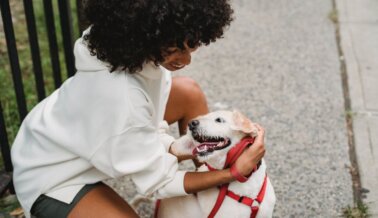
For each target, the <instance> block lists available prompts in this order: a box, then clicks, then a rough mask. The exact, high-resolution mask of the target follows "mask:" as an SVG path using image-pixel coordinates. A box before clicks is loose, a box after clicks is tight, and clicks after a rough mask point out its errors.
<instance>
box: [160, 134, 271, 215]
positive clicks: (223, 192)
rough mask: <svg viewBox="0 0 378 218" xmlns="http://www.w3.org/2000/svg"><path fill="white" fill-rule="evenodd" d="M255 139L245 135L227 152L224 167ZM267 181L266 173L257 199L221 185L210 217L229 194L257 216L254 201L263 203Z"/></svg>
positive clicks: (227, 166) (256, 207)
mask: <svg viewBox="0 0 378 218" xmlns="http://www.w3.org/2000/svg"><path fill="white" fill-rule="evenodd" d="M254 141H255V139H254V138H252V137H245V138H243V139H242V140H241V141H240V142H239V143H238V144H236V145H235V146H234V147H233V148H231V149H230V150H229V151H228V153H227V157H226V162H225V164H224V167H223V168H224V169H226V168H229V167H231V165H232V164H233V163H235V161H236V160H237V159H238V157H239V156H240V155H241V154H242V153H243V151H244V149H245V148H246V147H247V146H249V145H252V144H253V142H254ZM258 165H259V164H258ZM206 166H207V167H208V169H209V170H210V171H214V170H216V169H214V168H212V167H211V166H209V165H208V164H206ZM256 170H257V166H256V167H255V169H254V170H253V171H252V172H254V171H256ZM266 183H267V175H265V178H264V183H263V185H262V187H261V189H260V192H259V194H258V195H257V197H256V198H255V199H253V198H250V197H246V196H240V195H237V194H235V193H234V192H232V191H230V190H228V185H229V183H227V184H223V185H221V186H220V187H218V188H219V193H218V197H217V201H216V202H215V205H214V207H213V209H212V210H211V212H210V214H209V216H208V218H213V217H214V216H215V215H216V214H217V212H218V210H219V208H220V207H221V206H222V203H223V201H224V199H225V197H226V195H227V196H229V197H230V198H232V199H234V200H236V201H238V202H239V203H242V204H245V205H247V206H248V207H250V208H251V216H250V217H251V218H255V217H256V215H257V212H258V211H259V207H258V206H253V202H255V201H256V202H258V204H261V202H262V201H263V200H264V196H265V190H266ZM159 205H160V200H158V201H157V202H156V207H155V217H157V214H158V209H159Z"/></svg>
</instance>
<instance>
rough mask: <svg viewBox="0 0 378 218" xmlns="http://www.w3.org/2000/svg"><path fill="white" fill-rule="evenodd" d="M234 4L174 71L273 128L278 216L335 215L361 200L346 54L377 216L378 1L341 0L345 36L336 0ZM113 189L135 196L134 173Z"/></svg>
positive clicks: (220, 105)
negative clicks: (221, 31) (220, 29)
mask: <svg viewBox="0 0 378 218" xmlns="http://www.w3.org/2000/svg"><path fill="white" fill-rule="evenodd" d="M231 2H232V4H233V7H234V10H235V21H234V22H233V23H232V25H231V27H230V29H229V30H228V31H227V32H226V34H225V38H224V39H221V40H219V42H217V43H215V44H212V45H211V46H209V47H204V48H200V49H199V50H198V52H196V54H195V55H194V57H193V60H192V64H191V65H190V66H188V67H187V68H185V69H184V70H183V71H181V72H175V75H185V76H190V77H193V78H194V79H196V80H197V81H198V82H199V83H200V85H201V87H202V88H203V90H204V91H205V93H206V95H207V97H208V103H209V105H210V108H211V110H217V109H232V108H237V109H239V110H240V111H242V112H244V113H245V114H247V115H248V116H249V117H250V118H251V119H252V120H254V121H255V122H258V123H261V124H262V125H263V126H264V127H265V128H266V129H267V137H266V146H267V153H266V156H265V159H266V161H267V165H268V173H269V176H270V178H271V181H272V183H273V186H274V188H275V191H276V195H277V204H276V208H275V214H274V217H280V218H281V217H311V218H312V217H321V218H324V217H327V218H328V217H340V216H341V214H342V212H343V210H344V209H345V208H346V207H348V206H353V204H354V201H353V185H352V177H351V175H350V172H349V169H350V168H351V162H350V156H349V145H348V134H347V133H348V131H349V130H348V128H347V124H346V121H345V115H346V113H347V114H352V113H351V112H349V111H347V112H346V111H345V105H344V103H345V99H344V91H343V81H342V73H344V72H342V70H343V62H342V61H345V64H346V66H347V69H346V71H347V74H348V79H349V85H348V87H349V91H350V97H351V109H352V112H353V113H355V115H353V132H354V142H355V145H356V151H357V154H356V155H357V160H358V164H359V171H360V175H361V182H362V187H363V188H366V189H369V190H370V192H369V193H367V195H366V196H367V198H366V199H365V202H366V203H368V205H369V209H370V210H371V212H372V213H375V214H377V212H376V211H377V208H378V205H377V198H378V193H377V189H378V183H377V179H378V171H377V166H378V149H377V146H378V116H377V115H378V98H377V97H378V92H377V90H378V73H377V72H378V65H377V64H378V49H377V48H378V27H377V23H378V19H377V16H378V6H377V4H378V2H377V1H376V0H358V1H356V0H354V1H353V0H336V3H337V4H336V5H337V9H338V11H339V20H340V39H341V41H340V42H338V41H337V40H336V39H337V37H336V28H335V25H334V23H333V22H332V21H331V20H330V19H329V15H330V14H332V11H333V10H334V8H333V1H332V0H323V1H302V0H270V1H262V0H233V1H231ZM339 43H341V44H339ZM339 45H340V48H341V50H342V52H343V53H344V57H339V52H338V46H339ZM340 63H341V64H340ZM113 186H115V187H116V188H117V189H118V190H119V193H121V194H122V195H123V196H124V197H125V198H126V199H131V198H132V196H133V195H134V194H135V190H134V189H133V188H132V187H131V186H130V182H129V181H128V180H127V179H125V180H124V181H121V182H116V183H114V184H113ZM151 208H152V207H151V206H148V205H147V207H145V210H144V211H142V213H143V214H142V217H149V216H150V214H151V211H152V209H151ZM373 217H377V215H374V216H373Z"/></svg>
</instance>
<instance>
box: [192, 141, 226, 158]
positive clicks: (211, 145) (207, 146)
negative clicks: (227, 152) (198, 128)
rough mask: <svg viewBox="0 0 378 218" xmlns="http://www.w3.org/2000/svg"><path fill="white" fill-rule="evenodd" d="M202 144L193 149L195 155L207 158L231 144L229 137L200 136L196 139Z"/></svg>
mask: <svg viewBox="0 0 378 218" xmlns="http://www.w3.org/2000/svg"><path fill="white" fill-rule="evenodd" d="M194 139H195V140H196V141H197V142H199V143H200V144H199V145H197V146H196V147H195V148H194V149H193V152H192V153H193V155H198V156H206V155H209V154H211V153H212V152H214V151H217V150H222V149H224V148H226V147H228V146H229V145H230V144H231V140H230V139H229V138H227V137H225V138H224V137H213V136H200V137H195V138H194Z"/></svg>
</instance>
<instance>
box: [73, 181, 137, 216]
mask: <svg viewBox="0 0 378 218" xmlns="http://www.w3.org/2000/svg"><path fill="white" fill-rule="evenodd" d="M97 217H98V218H103V217H112V218H137V217H139V216H138V215H137V214H136V213H135V211H134V210H133V209H132V208H131V207H130V205H128V204H127V202H126V201H125V200H123V199H122V198H121V196H119V195H118V194H117V193H116V192H115V191H114V190H113V189H111V188H110V187H108V186H106V185H104V184H101V185H99V186H97V187H95V188H93V189H92V190H90V191H89V192H88V193H87V194H86V195H84V197H83V198H82V199H81V200H80V201H79V202H78V203H77V204H76V206H75V207H74V208H73V210H72V211H71V212H70V214H69V215H68V218H97Z"/></svg>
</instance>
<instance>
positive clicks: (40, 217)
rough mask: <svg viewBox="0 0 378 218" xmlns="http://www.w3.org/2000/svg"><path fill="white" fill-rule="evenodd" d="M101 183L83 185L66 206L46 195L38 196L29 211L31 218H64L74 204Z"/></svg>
mask: <svg viewBox="0 0 378 218" xmlns="http://www.w3.org/2000/svg"><path fill="white" fill-rule="evenodd" d="M100 184H101V182H99V183H95V184H90V185H85V186H84V187H83V188H82V189H80V191H79V192H78V193H77V194H76V196H75V198H74V199H73V200H72V202H71V203H70V204H66V203H64V202H62V201H58V200H56V199H54V198H50V197H49V196H46V195H40V196H39V197H38V198H37V200H36V201H35V202H34V204H33V206H32V209H31V210H30V212H31V214H32V216H34V217H37V218H52V217H54V218H66V217H68V214H69V213H70V212H71V210H72V209H73V208H74V207H75V206H76V204H77V203H78V202H79V201H80V199H82V198H83V197H84V195H85V194H87V193H88V192H89V191H90V190H92V189H93V188H95V187H97V186H99V185H100Z"/></svg>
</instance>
